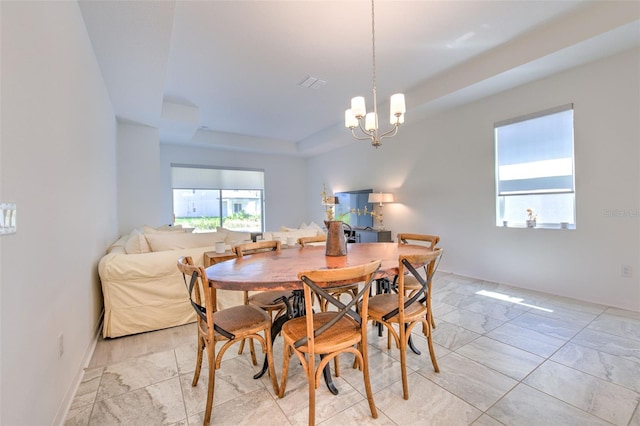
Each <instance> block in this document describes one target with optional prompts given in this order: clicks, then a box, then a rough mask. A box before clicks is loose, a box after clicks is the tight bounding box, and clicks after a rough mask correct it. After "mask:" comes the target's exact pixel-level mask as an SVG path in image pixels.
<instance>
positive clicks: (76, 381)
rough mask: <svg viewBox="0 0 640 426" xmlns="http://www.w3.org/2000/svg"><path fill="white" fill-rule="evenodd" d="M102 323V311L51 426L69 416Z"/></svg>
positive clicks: (61, 422) (96, 342)
mask: <svg viewBox="0 0 640 426" xmlns="http://www.w3.org/2000/svg"><path fill="white" fill-rule="evenodd" d="M103 321H104V310H103V311H102V313H101V314H100V320H99V321H98V326H97V327H96V330H95V333H94V334H93V339H92V340H91V342H90V343H89V346H88V347H87V350H86V351H85V353H84V356H83V358H82V363H81V364H80V368H79V369H78V371H77V372H76V374H75V376H74V378H73V381H72V382H71V386H69V390H68V391H67V392H66V394H65V396H64V399H63V400H62V403H61V404H60V407H59V408H58V412H57V414H56V416H55V418H54V419H53V422H52V424H53V425H60V426H63V425H64V421H65V420H66V418H67V415H68V414H69V409H70V408H71V404H72V403H73V398H74V397H75V396H76V393H77V392H78V388H79V387H80V383H82V377H83V376H84V370H85V368H87V367H88V366H89V363H90V362H91V358H92V357H93V353H94V352H95V350H96V345H97V344H98V338H99V337H100V333H101V332H102V323H103Z"/></svg>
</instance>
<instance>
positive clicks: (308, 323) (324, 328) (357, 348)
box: [278, 261, 380, 425]
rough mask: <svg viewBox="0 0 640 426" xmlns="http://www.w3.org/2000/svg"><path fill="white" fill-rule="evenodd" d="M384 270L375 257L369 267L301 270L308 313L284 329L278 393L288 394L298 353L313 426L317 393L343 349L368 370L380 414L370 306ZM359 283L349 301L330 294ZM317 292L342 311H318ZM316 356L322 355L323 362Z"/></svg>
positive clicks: (369, 394)
mask: <svg viewBox="0 0 640 426" xmlns="http://www.w3.org/2000/svg"><path fill="white" fill-rule="evenodd" d="M379 268H380V261H374V262H371V263H368V264H365V265H359V266H353V267H346V268H337V269H322V270H315V271H305V272H300V273H299V274H298V278H299V279H300V280H302V282H303V287H304V298H305V309H306V315H305V316H303V317H298V318H294V319H291V320H289V321H287V322H286V323H285V324H284V326H283V327H282V336H283V340H284V357H283V368H282V380H281V386H280V392H279V394H278V396H279V397H280V398H282V397H283V396H284V393H285V388H286V385H287V374H288V371H289V362H290V358H291V355H292V354H295V355H296V357H297V358H298V360H299V361H300V363H301V364H302V366H303V368H304V371H305V373H306V376H307V381H308V384H309V425H313V424H315V400H316V397H315V392H316V389H317V388H318V385H319V383H320V381H321V375H322V374H323V370H324V368H325V367H328V363H329V362H330V361H331V360H332V359H335V358H337V357H338V356H339V355H340V354H342V353H352V354H353V355H354V356H355V362H356V363H357V365H358V366H359V367H360V369H361V370H362V373H363V379H364V385H365V390H366V394H367V401H368V402H369V409H370V410H371V416H372V417H373V418H377V417H378V412H377V410H376V407H375V404H374V402H373V394H372V391H371V383H370V380H369V362H368V354H367V310H368V306H369V290H370V288H371V282H372V280H373V277H374V274H375V273H376V272H377V271H378V269H379ZM357 282H363V283H364V285H363V286H362V289H361V290H360V291H359V292H358V294H357V295H356V297H355V298H354V299H353V300H351V301H349V303H347V304H344V303H342V302H340V300H338V299H336V298H335V297H333V296H332V295H331V294H330V293H329V291H330V290H331V289H332V288H334V287H337V286H343V285H346V284H349V283H357ZM313 294H316V295H318V296H321V297H322V298H324V299H326V300H327V301H328V303H330V304H331V305H332V306H334V307H335V308H336V309H337V310H333V309H332V310H330V311H326V312H319V313H314V312H313V297H312V295H313ZM358 307H359V309H358ZM316 356H320V362H319V363H318V364H317V365H316Z"/></svg>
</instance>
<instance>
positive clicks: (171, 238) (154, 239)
mask: <svg viewBox="0 0 640 426" xmlns="http://www.w3.org/2000/svg"><path fill="white" fill-rule="evenodd" d="M146 238H147V241H148V242H149V246H150V247H151V251H166V250H176V249H186V248H194V247H207V246H209V247H211V249H212V250H213V246H214V245H215V243H217V242H222V241H224V240H225V238H226V235H225V234H224V233H220V232H202V233H196V234H191V233H186V232H153V233H150V234H146Z"/></svg>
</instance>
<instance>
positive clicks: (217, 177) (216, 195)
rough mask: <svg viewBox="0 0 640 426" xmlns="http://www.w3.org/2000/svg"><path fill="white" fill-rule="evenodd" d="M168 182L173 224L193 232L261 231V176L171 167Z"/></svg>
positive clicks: (262, 185) (262, 180)
mask: <svg viewBox="0 0 640 426" xmlns="http://www.w3.org/2000/svg"><path fill="white" fill-rule="evenodd" d="M171 180H172V187H173V214H174V217H175V220H174V222H175V223H176V224H180V225H182V226H184V227H188V228H195V229H194V232H210V231H215V229H216V227H218V226H222V227H225V228H227V229H233V230H237V231H245V232H261V231H262V230H263V229H264V226H263V223H264V220H263V214H262V206H263V199H264V195H263V194H264V172H262V171H253V170H233V169H218V168H212V167H195V166H177V165H172V166H171Z"/></svg>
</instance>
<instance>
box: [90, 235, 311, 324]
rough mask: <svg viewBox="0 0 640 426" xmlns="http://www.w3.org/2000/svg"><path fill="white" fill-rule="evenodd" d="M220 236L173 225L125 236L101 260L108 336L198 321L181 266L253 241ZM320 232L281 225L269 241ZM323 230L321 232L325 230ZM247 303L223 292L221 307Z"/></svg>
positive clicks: (237, 293)
mask: <svg viewBox="0 0 640 426" xmlns="http://www.w3.org/2000/svg"><path fill="white" fill-rule="evenodd" d="M217 231H218V232H208V233H188V232H185V231H184V230H183V229H180V228H176V227H171V228H162V229H155V228H151V227H148V226H145V227H144V228H143V229H139V230H138V229H136V230H133V231H132V232H131V233H130V234H128V235H124V236H122V237H120V238H119V239H118V240H117V241H116V242H115V243H113V244H112V245H111V246H110V247H109V249H108V250H107V254H106V255H105V256H103V257H102V259H100V262H99V264H98V272H99V274H100V281H101V283H102V294H103V297H104V324H103V330H102V335H103V336H104V337H119V336H125V335H129V334H136V333H142V332H145V331H152V330H159V329H162V328H168V327H174V326H177V325H182V324H187V323H190V322H194V321H195V320H196V317H195V313H194V311H193V308H192V307H191V304H190V303H189V295H188V292H187V289H186V287H185V283H184V279H183V277H182V274H181V273H180V272H179V271H178V268H177V267H176V263H177V261H178V258H180V257H181V256H191V257H192V258H193V261H194V262H195V263H196V264H197V265H202V264H203V261H204V253H205V252H207V251H213V250H214V246H215V243H216V242H220V241H225V242H226V243H227V247H228V248H230V246H231V245H232V244H235V243H240V242H242V241H247V240H250V239H251V234H250V233H248V232H236V231H230V230H226V229H224V228H218V230H217ZM317 232H318V230H317V229H316V228H307V229H304V230H301V229H292V228H285V227H282V228H281V230H280V231H278V232H265V233H264V234H263V237H264V239H275V238H277V239H282V241H284V242H286V237H287V236H295V237H296V238H299V237H301V236H310V235H315V234H316V233H317ZM320 232H321V230H320ZM242 303H243V293H242V292H241V291H231V290H219V291H218V309H224V308H227V307H230V306H235V305H239V304H242Z"/></svg>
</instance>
